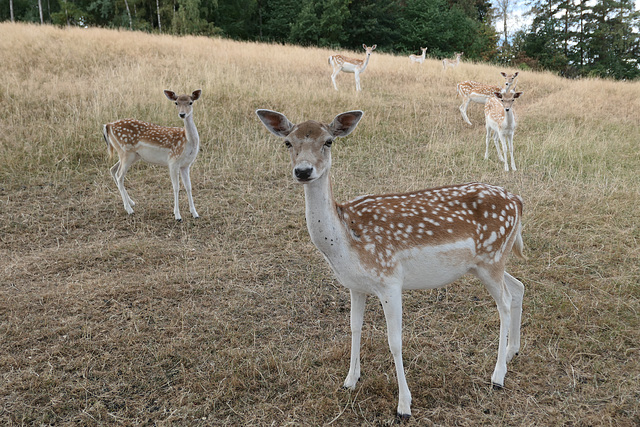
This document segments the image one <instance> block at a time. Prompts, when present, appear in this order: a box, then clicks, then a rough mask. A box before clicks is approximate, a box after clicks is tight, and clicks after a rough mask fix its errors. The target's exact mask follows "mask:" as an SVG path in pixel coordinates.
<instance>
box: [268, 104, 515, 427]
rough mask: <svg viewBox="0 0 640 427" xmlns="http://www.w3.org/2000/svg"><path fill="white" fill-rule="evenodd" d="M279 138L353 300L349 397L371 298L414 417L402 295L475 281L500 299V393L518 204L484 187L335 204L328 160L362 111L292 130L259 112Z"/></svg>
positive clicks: (509, 343)
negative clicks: (381, 311)
mask: <svg viewBox="0 0 640 427" xmlns="http://www.w3.org/2000/svg"><path fill="white" fill-rule="evenodd" d="M256 113H257V115H258V117H259V118H260V120H261V121H262V123H263V124H264V125H265V127H266V128H267V129H268V130H269V131H270V132H271V133H273V134H274V135H276V136H278V137H280V138H283V139H284V143H285V146H286V147H287V149H288V150H289V154H290V156H291V162H292V165H293V169H292V178H293V179H294V181H295V182H297V183H300V184H303V185H304V195H305V204H306V220H307V229H308V231H309V235H310V237H311V241H312V242H313V243H314V245H315V246H316V247H317V248H318V250H319V251H320V252H321V253H322V254H323V255H324V257H325V259H326V260H327V261H328V263H329V265H330V266H331V268H332V269H333V271H334V273H335V275H336V276H337V278H338V280H339V281H340V283H341V284H342V285H343V286H345V287H346V288H348V289H349V291H350V294H351V333H352V336H351V362H350V367H349V373H348V375H347V377H346V379H345V381H344V387H346V388H349V389H354V388H355V386H356V383H357V381H358V379H359V378H360V342H361V334H362V323H363V316H364V309H365V302H366V298H367V295H375V296H377V297H378V298H379V299H380V302H381V303H382V307H383V309H384V315H385V319H386V323H387V336H388V341H389V348H390V350H391V354H392V356H393V360H394V362H395V367H396V377H397V379H398V390H399V393H398V408H397V414H398V416H399V417H400V418H403V419H405V418H408V417H410V415H411V393H410V391H409V387H408V385H407V381H406V378H405V373H404V367H403V361H402V291H403V290H405V289H435V288H440V287H443V286H446V285H448V284H450V283H452V282H454V281H455V280H457V279H458V278H459V277H461V276H462V275H464V274H466V273H471V274H474V275H475V276H476V277H478V278H479V279H480V281H481V282H482V283H483V284H484V285H485V287H486V288H487V290H488V291H489V293H490V294H491V296H492V297H493V298H494V300H495V302H496V305H497V307H498V313H499V315H500V333H499V344H498V358H497V362H496V365H495V369H494V371H493V375H492V376H491V382H492V383H493V385H494V387H498V388H501V387H503V385H504V378H505V375H506V373H507V362H508V361H510V360H511V358H512V357H513V356H515V355H516V354H517V353H518V351H519V349H520V320H521V314H522V299H523V295H524V286H523V285H522V283H521V282H520V281H519V280H517V279H516V278H514V277H513V276H511V275H509V274H508V273H507V272H506V271H505V264H506V262H507V258H508V257H509V254H510V253H511V252H513V253H515V254H516V255H518V256H520V257H524V255H523V242H522V237H521V223H520V220H521V217H522V199H521V198H520V197H519V196H516V195H513V194H510V193H508V192H507V191H506V190H504V189H502V188H500V187H495V186H492V185H488V184H482V183H471V184H463V185H453V186H447V187H439V188H433V189H429V190H423V191H416V192H411V193H396V194H387V195H377V196H374V195H367V196H362V197H358V198H356V199H354V200H352V201H350V202H346V203H342V204H339V203H336V201H335V200H334V198H333V192H332V190H331V178H330V174H329V172H330V168H331V150H332V146H333V142H334V140H335V139H336V138H339V137H344V136H347V135H349V134H350V133H351V132H352V131H353V130H354V129H355V128H356V126H357V124H358V122H359V121H360V119H361V118H362V115H363V112H362V111H349V112H346V113H342V114H339V115H337V116H336V117H335V118H334V119H333V121H332V122H331V123H329V124H324V123H320V122H317V121H313V120H310V121H306V122H303V123H300V124H293V123H291V122H290V121H289V120H288V119H287V117H285V116H284V115H283V114H281V113H278V112H275V111H270V110H257V111H256Z"/></svg>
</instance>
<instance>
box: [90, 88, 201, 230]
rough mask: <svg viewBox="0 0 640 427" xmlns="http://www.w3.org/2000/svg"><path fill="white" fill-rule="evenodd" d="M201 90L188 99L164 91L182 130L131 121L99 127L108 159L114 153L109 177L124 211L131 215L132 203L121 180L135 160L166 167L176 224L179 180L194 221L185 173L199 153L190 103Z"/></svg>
mask: <svg viewBox="0 0 640 427" xmlns="http://www.w3.org/2000/svg"><path fill="white" fill-rule="evenodd" d="M201 92H202V91H201V90H196V91H194V92H193V93H192V94H191V95H180V96H176V94H175V93H174V92H171V91H170V90H165V91H164V94H165V96H166V97H167V98H168V99H169V100H170V101H174V102H175V104H176V106H177V107H178V115H179V116H180V118H181V119H182V120H184V128H177V127H165V126H158V125H154V124H151V123H146V122H142V121H140V120H134V119H124V120H118V121H116V122H113V123H108V124H106V125H104V126H103V135H104V140H105V141H106V142H107V150H108V152H109V155H110V156H113V151H114V150H115V151H116V152H117V153H118V158H119V160H118V162H117V163H116V164H115V165H113V167H112V168H111V176H113V179H114V180H115V181H116V184H117V185H118V190H119V191H120V195H121V196H122V202H123V203H124V209H125V210H126V211H127V213H129V214H132V213H133V207H132V206H134V205H135V203H134V202H133V200H131V198H130V197H129V194H127V190H126V189H125V188H124V176H125V174H126V173H127V170H129V168H130V167H131V165H133V164H134V163H135V162H137V161H138V160H144V161H145V162H148V163H151V164H155V165H163V166H168V167H169V175H170V176H171V184H172V185H173V203H174V205H173V214H174V216H175V219H176V220H177V221H182V217H181V216H180V207H179V204H178V192H179V191H180V177H182V183H183V184H184V188H185V190H186V191H187V197H188V198H189V210H190V211H191V215H193V217H194V218H198V212H196V208H195V206H194V204H193V197H192V196H191V178H190V174H189V169H190V168H191V165H192V164H193V162H194V161H195V159H196V156H197V155H198V151H200V137H199V136H198V130H197V129H196V125H195V123H194V122H193V102H194V101H196V100H197V99H198V98H200V94H201Z"/></svg>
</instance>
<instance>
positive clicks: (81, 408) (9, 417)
mask: <svg viewBox="0 0 640 427" xmlns="http://www.w3.org/2000/svg"><path fill="white" fill-rule="evenodd" d="M375 42H376V41H375V40H363V43H366V44H368V45H369V44H374V43H375ZM416 49H418V46H416ZM332 53H335V52H332V51H329V50H325V49H315V48H301V47H295V46H284V45H269V44H257V43H240V42H234V41H229V40H222V39H210V38H204V37H172V36H160V35H150V34H145V33H134V32H126V31H114V30H104V29H80V28H68V29H60V28H55V27H49V26H34V25H24V24H10V23H0V58H2V61H0V75H1V76H2V79H1V80H0V85H1V86H0V103H1V105H2V106H3V112H2V115H1V116H0V125H1V129H2V132H1V133H0V164H1V166H0V219H1V221H0V337H2V339H1V350H0V424H2V425H57V426H66V425H111V424H113V425H159V426H166V425H184V426H187V425H188V426H194V425H202V426H208V425H279V426H281V425H365V426H368V425H376V426H377V425H388V424H391V423H393V422H394V416H395V408H396V404H397V383H396V379H395V373H394V368H393V360H392V358H391V355H390V352H389V349H388V345H387V340H386V330H385V323H384V316H383V314H382V309H381V307H380V304H379V302H378V301H377V299H376V298H369V300H368V305H367V309H366V312H365V323H364V329H363V336H362V377H361V379H360V382H359V384H358V386H357V387H356V389H355V390H354V391H345V390H342V389H341V385H342V382H343V380H344V377H345V376H346V374H347V371H348V367H349V349H350V330H349V293H348V291H347V290H346V289H344V288H343V287H342V286H341V285H340V284H339V283H338V282H337V281H336V280H335V278H334V277H333V274H332V272H331V270H330V268H329V266H328V264H327V263H326V262H325V260H324V259H323V257H322V255H321V254H320V253H319V252H318V251H317V250H316V249H315V247H314V246H313V244H312V243H311V241H310V239H309V236H308V233H307V229H306V225H305V218H304V197H303V190H302V187H301V186H300V185H299V184H295V183H294V182H293V180H292V178H291V169H290V161H289V156H288V153H287V151H286V149H285V147H284V145H283V143H282V141H281V140H279V139H278V138H276V137H274V136H273V135H271V134H270V133H268V132H267V131H266V130H265V129H264V127H263V126H262V125H261V124H260V122H259V121H258V119H257V117H256V115H255V113H254V111H255V110H256V109H257V108H268V109H272V110H276V111H280V112H282V113H284V114H285V115H286V116H287V117H288V118H289V119H290V120H292V121H294V122H301V121H304V120H308V119H315V120H320V121H324V122H329V121H331V120H332V119H333V117H334V116H335V115H336V114H338V113H341V112H343V111H347V110H353V109H360V110H363V111H364V113H365V115H364V117H363V119H362V121H361V122H360V124H359V126H358V128H357V129H356V131H355V132H354V133H353V134H352V135H350V136H348V137H347V138H343V139H340V140H338V141H336V143H335V144H334V146H333V149H332V152H333V167H332V177H333V190H334V194H335V196H336V198H337V199H338V200H347V199H351V198H353V197H356V196H358V195H361V194H365V193H388V192H399V191H410V190H419V189H421V188H428V187H433V186H439V185H446V184H452V183H461V182H470V181H482V182H487V183H491V184H496V185H501V186H504V187H505V188H507V189H508V190H509V191H511V192H513V193H515V194H519V195H521V196H522V198H523V199H524V206H525V207H524V216H523V225H524V231H523V238H524V243H525V253H526V254H527V256H528V259H527V260H520V259H518V258H515V257H513V258H511V259H510V261H509V263H508V265H507V271H509V272H510V273H511V274H512V275H514V276H515V277H517V278H519V279H520V280H521V281H522V282H523V283H524V285H525V288H526V290H525V298H524V304H523V323H522V347H521V350H520V354H519V355H518V356H517V357H515V358H514V360H513V361H512V362H511V363H510V364H509V372H508V374H507V377H506V380H505V388H504V389H503V390H493V389H492V388H491V386H490V376H491V372H492V371H493V367H494V364H495V357H496V352H497V340H498V314H497V311H496V309H495V304H494V302H493V300H492V298H491V297H490V295H489V294H488V293H487V291H486V290H485V289H484V287H483V286H482V284H481V283H480V282H479V281H478V280H476V279H474V278H472V277H466V278H464V279H462V280H459V281H457V282H456V283H454V284H452V285H450V286H449V287H448V288H446V289H440V290H433V291H410V292H405V294H404V300H403V302H404V335H403V337H404V349H403V354H404V361H405V370H406V376H407V381H408V383H409V388H410V389H411V392H412V395H413V404H412V412H413V417H412V419H411V420H410V421H409V422H408V423H407V425H421V426H422V425H430V424H431V423H433V424H435V425H469V426H475V425H491V426H497V425H509V426H515V425H518V426H520V425H522V426H534V425H535V426H540V425H554V426H555V425H565V426H602V425H612V426H614V425H615V426H632V425H638V424H640V406H639V405H638V402H639V401H640V387H638V384H640V324H639V323H640V322H639V321H638V319H639V316H638V312H639V311H640V250H639V245H638V240H639V239H640V229H639V227H638V206H639V204H640V174H639V173H638V171H639V170H640V151H639V150H638V146H639V143H640V136H639V132H638V131H639V130H640V125H639V116H638V111H640V82H614V81H605V80H595V79H593V80H592V79H584V80H575V81H570V80H565V79H561V78H559V77H557V76H554V75H552V74H549V73H538V72H529V71H521V75H520V77H519V81H518V86H517V87H518V90H520V91H522V92H523V95H522V97H521V98H520V99H518V100H517V102H516V104H515V107H514V108H515V110H516V113H517V115H518V118H519V124H518V128H517V130H516V133H515V137H514V144H515V156H516V165H517V166H518V170H517V171H515V172H504V170H503V167H502V164H501V163H500V162H498V160H497V157H496V153H495V149H494V148H493V146H492V147H491V151H490V158H489V160H484V159H483V155H484V149H485V146H484V137H485V129H484V116H483V113H482V108H481V107H480V106H478V105H473V104H472V105H471V106H470V107H469V110H468V113H469V118H470V119H471V121H472V123H473V126H469V125H467V124H465V123H464V122H463V120H462V117H461V115H460V112H459V111H458V106H459V105H460V103H461V102H462V100H461V99H460V98H459V97H456V91H455V84H456V82H458V81H462V80H468V79H471V80H477V81H481V82H485V83H495V84H500V83H501V77H500V75H499V72H500V71H507V72H512V71H514V70H508V69H504V68H499V67H495V66H489V65H483V64H473V63H466V62H465V63H462V64H461V65H460V66H459V67H457V68H455V69H450V70H447V71H446V72H443V71H442V66H441V63H440V61H438V60H436V59H431V58H428V59H427V60H426V61H425V63H424V64H422V65H416V64H413V65H412V64H410V63H409V59H408V58H407V57H403V56H394V55H389V54H383V53H379V52H377V51H376V52H374V53H373V55H372V57H371V60H370V63H369V66H368V68H367V70H366V71H365V72H364V73H363V74H362V76H361V83H362V88H363V90H362V92H360V93H356V91H355V83H354V80H353V75H351V74H344V73H343V74H340V75H339V76H338V78H337V84H338V87H339V89H340V91H338V92H336V91H335V90H334V89H333V87H332V85H331V80H330V75H331V68H330V67H329V65H328V64H327V58H328V56H329V55H330V54H332ZM343 53H346V54H348V55H352V56H360V57H364V51H361V52H343ZM163 89H170V90H173V91H175V92H177V93H191V91H193V90H195V89H202V97H201V99H200V100H199V101H197V102H196V103H195V105H194V119H195V123H196V125H197V126H198V131H199V133H200V138H201V152H200V154H199V157H198V159H197V160H196V162H195V164H194V165H193V167H192V169H191V180H192V183H193V194H194V199H195V205H196V208H197V210H198V212H199V214H200V219H197V220H195V219H193V218H192V217H191V216H190V215H189V212H188V208H187V200H186V194H185V192H184V189H182V191H181V193H180V194H181V209H182V213H183V218H184V220H183V221H182V222H181V223H178V222H176V221H175V220H174V219H173V213H172V212H173V197H172V194H171V183H170V179H169V175H168V170H167V169H166V168H164V167H157V166H150V165H146V164H143V163H138V164H136V165H135V166H134V167H133V168H132V169H131V171H130V172H129V173H128V174H127V178H126V185H127V189H128V191H129V194H130V195H131V197H132V198H133V199H134V200H135V201H136V202H137V204H136V206H135V213H134V214H133V215H131V216H130V215H128V214H127V213H126V212H125V210H124V209H123V206H122V201H121V199H120V195H119V193H118V190H117V188H116V185H115V183H114V182H113V180H112V178H111V176H110V174H109V168H110V167H111V166H112V165H113V164H114V163H115V161H116V160H117V159H113V158H112V159H109V157H108V155H107V150H106V144H105V142H104V140H103V138H102V130H101V129H102V124H104V123H108V122H111V121H114V120H116V119H119V118H127V117H131V118H138V119H141V120H145V121H150V122H154V123H158V124H163V125H171V126H182V121H181V120H180V119H179V118H178V116H177V113H176V110H175V107H174V106H173V105H172V103H171V102H169V101H168V100H167V99H166V98H165V97H164V95H163V93H162V91H163Z"/></svg>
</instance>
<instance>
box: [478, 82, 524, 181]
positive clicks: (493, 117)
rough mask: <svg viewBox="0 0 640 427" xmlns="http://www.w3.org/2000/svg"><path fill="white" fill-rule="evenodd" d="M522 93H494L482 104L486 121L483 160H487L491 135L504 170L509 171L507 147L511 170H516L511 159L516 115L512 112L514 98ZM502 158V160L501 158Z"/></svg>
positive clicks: (514, 163)
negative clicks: (509, 154)
mask: <svg viewBox="0 0 640 427" xmlns="http://www.w3.org/2000/svg"><path fill="white" fill-rule="evenodd" d="M520 95H522V92H515V93H514V92H507V93H504V94H503V93H501V92H495V93H494V96H492V97H491V98H489V99H488V100H487V103H486V104H484V117H485V121H486V130H487V133H486V136H485V142H486V149H485V152H484V158H485V160H487V159H488V158H489V138H490V137H491V134H493V143H494V144H495V146H496V150H497V151H498V158H499V159H500V161H504V170H505V171H508V170H509V165H508V164H507V158H508V157H509V156H508V153H507V146H508V148H509V153H511V170H516V162H515V160H514V159H513V134H514V132H515V130H516V126H517V124H518V123H517V118H516V114H515V112H514V111H513V103H514V102H515V100H516V98H519V97H520ZM498 140H500V145H501V146H502V153H500V147H499V146H498ZM503 156H504V158H503Z"/></svg>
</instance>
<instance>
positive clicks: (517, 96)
mask: <svg viewBox="0 0 640 427" xmlns="http://www.w3.org/2000/svg"><path fill="white" fill-rule="evenodd" d="M520 95H522V92H516V93H514V94H513V97H514V98H520Z"/></svg>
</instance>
